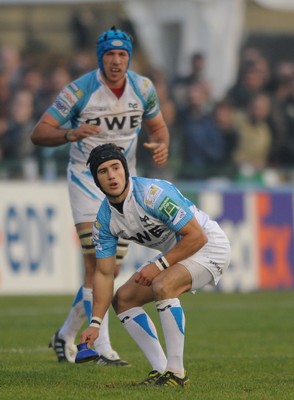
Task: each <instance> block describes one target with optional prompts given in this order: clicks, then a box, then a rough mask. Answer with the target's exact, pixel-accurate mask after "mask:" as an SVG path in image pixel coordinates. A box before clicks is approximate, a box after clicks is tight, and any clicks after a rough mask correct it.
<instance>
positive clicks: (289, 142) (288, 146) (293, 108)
mask: <svg viewBox="0 0 294 400" xmlns="http://www.w3.org/2000/svg"><path fill="white" fill-rule="evenodd" d="M289 88H290V91H289V95H288V96H287V99H286V101H285V114H286V121H287V127H288V129H287V136H286V137H285V140H284V143H283V145H282V146H281V152H280V165H281V166H282V167H286V168H293V167H294V77H293V78H292V79H291V81H290V82H289Z"/></svg>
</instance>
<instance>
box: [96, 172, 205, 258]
mask: <svg viewBox="0 0 294 400" xmlns="http://www.w3.org/2000/svg"><path fill="white" fill-rule="evenodd" d="M130 184H131V185H130V191H129V193H128V196H127V197H126V199H125V201H124V204H123V214H121V213H120V212H119V211H118V210H117V209H116V208H115V207H113V206H112V205H111V204H110V203H109V202H108V200H107V199H106V198H105V199H104V200H103V202H102V204H101V207H100V209H99V211H98V214H97V218H96V222H95V223H94V226H93V240H94V244H95V248H96V257H97V258H105V257H110V256H114V255H115V254H116V246H117V241H118V238H119V237H120V238H124V239H128V240H130V241H132V242H135V243H137V244H140V245H142V246H145V247H150V248H153V249H156V250H159V251H161V252H162V253H166V252H167V251H169V250H170V249H171V248H172V247H174V246H175V244H176V243H177V242H178V241H179V240H180V235H179V233H178V232H179V230H180V229H181V228H182V227H183V226H184V225H186V224H187V222H188V221H190V220H191V219H192V218H194V217H195V218H196V219H197V221H198V222H199V224H200V225H201V226H202V227H204V226H205V225H206V223H207V221H209V217H208V215H206V214H205V213H204V212H203V211H201V210H199V209H198V208H197V207H196V206H195V205H194V204H193V203H192V202H191V201H190V200H188V199H187V198H185V197H184V196H183V195H182V194H181V193H180V192H179V191H178V189H177V188H176V187H175V186H174V185H173V184H172V183H170V182H167V181H164V180H159V179H149V178H142V177H132V178H130Z"/></svg>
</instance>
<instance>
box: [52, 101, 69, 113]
mask: <svg viewBox="0 0 294 400" xmlns="http://www.w3.org/2000/svg"><path fill="white" fill-rule="evenodd" d="M53 108H55V109H56V110H57V111H58V112H59V113H60V114H61V115H62V116H63V117H66V116H67V115H68V114H69V108H68V106H67V104H65V103H64V102H63V101H61V100H56V101H55V102H54V103H53Z"/></svg>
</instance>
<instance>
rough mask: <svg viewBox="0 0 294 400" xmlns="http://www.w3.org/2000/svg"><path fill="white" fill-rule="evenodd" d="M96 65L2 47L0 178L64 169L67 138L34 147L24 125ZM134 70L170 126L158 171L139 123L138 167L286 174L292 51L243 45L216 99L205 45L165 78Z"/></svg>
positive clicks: (205, 174)
mask: <svg viewBox="0 0 294 400" xmlns="http://www.w3.org/2000/svg"><path fill="white" fill-rule="evenodd" d="M94 56H95V55H94ZM94 68H97V64H96V58H95V57H93V54H91V52H88V53H87V52H78V53H76V54H74V55H73V56H72V57H67V58H66V57H61V58H60V57H54V56H52V58H50V57H48V59H46V60H44V59H42V60H38V59H36V58H34V57H32V56H29V55H23V54H20V52H19V51H18V50H17V49H15V48H12V47H3V48H0V164H1V168H0V179H27V180H35V179H47V180H50V179H51V180H52V179H58V178H64V177H65V175H66V163H67V158H68V145H64V146H60V147H58V148H38V147H36V146H34V145H33V144H32V143H31V141H30V132H31V130H32V127H33V126H34V124H35V123H36V121H37V120H38V119H39V118H40V116H41V115H42V113H43V112H44V111H45V110H46V108H47V107H48V106H49V105H50V104H51V103H52V101H53V100H54V98H55V96H56V95H57V94H58V92H59V91H60V90H61V89H62V88H63V87H64V86H65V85H66V84H67V83H69V82H70V81H72V80H73V79H75V78H77V77H79V76H80V75H82V74H84V73H86V72H87V71H90V70H92V69H94ZM134 69H136V68H134ZM138 72H140V73H143V74H144V75H146V76H148V77H149V78H151V79H152V81H153V83H154V85H155V87H156V90H157V94H158V97H159V100H160V103H161V109H162V112H163V115H164V117H165V120H166V122H167V124H168V126H169V129H170V132H171V149H170V162H169V167H168V168H166V169H164V170H155V168H154V166H153V165H152V162H151V160H150V157H149V154H147V151H146V150H144V148H143V147H142V146H141V145H140V142H143V141H145V140H148V138H146V135H145V134H144V132H143V134H142V135H141V138H140V142H139V146H138V153H139V157H138V170H139V173H140V174H144V175H146V176H159V177H160V176H162V177H164V178H167V179H182V180H214V179H221V180H227V181H254V182H260V183H262V182H263V183H270V184H274V183H277V182H287V181H293V176H294V61H293V60H291V59H289V60H284V61H280V62H278V63H277V64H276V65H275V66H271V65H270V64H269V62H268V60H267V59H266V58H265V57H264V56H263V55H262V54H261V52H260V51H259V50H258V49H256V48H247V49H244V50H243V52H242V54H241V57H240V67H239V74H238V78H237V80H236V82H235V84H234V85H233V86H232V87H231V88H230V89H229V90H228V92H227V93H226V94H225V96H224V98H223V99H220V100H218V101H215V100H213V96H212V92H213V90H212V87H211V83H210V82H209V81H208V80H207V78H206V58H205V54H203V53H195V54H194V55H193V56H192V57H191V65H190V73H189V75H187V76H179V77H176V78H175V79H173V80H172V81H170V80H169V79H168V78H167V75H166V73H165V71H163V70H159V69H156V68H148V69H146V70H144V67H143V70H142V71H138Z"/></svg>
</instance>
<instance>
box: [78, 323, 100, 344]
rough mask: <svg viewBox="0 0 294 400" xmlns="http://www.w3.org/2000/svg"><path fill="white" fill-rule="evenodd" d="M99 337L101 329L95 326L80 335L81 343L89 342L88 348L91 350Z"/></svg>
mask: <svg viewBox="0 0 294 400" xmlns="http://www.w3.org/2000/svg"><path fill="white" fill-rule="evenodd" d="M98 336H99V328H95V327H93V326H89V327H88V328H87V329H86V330H84V332H82V333H81V335H80V342H81V343H84V342H87V343H88V344H87V347H88V349H90V348H91V347H92V346H93V344H94V342H95V340H96V339H97V337H98Z"/></svg>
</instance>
